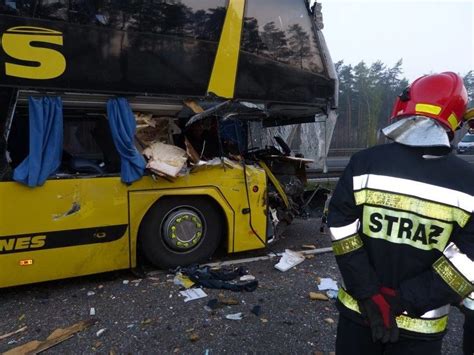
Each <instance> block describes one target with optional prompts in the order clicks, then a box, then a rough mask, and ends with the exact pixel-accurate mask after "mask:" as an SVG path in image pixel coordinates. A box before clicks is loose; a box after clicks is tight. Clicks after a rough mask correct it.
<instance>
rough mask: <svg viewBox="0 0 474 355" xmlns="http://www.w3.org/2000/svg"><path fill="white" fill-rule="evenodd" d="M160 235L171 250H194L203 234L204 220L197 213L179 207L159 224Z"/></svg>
mask: <svg viewBox="0 0 474 355" xmlns="http://www.w3.org/2000/svg"><path fill="white" fill-rule="evenodd" d="M161 226H162V227H161V235H162V237H163V240H164V242H165V244H166V245H167V246H168V247H169V248H170V249H172V250H175V251H180V252H186V251H189V250H191V249H193V248H195V247H196V246H197V245H198V244H199V242H200V241H201V240H202V238H203V236H204V232H205V223H204V219H203V217H202V216H201V214H200V213H199V212H198V211H195V210H193V209H190V208H189V207H186V208H184V207H179V208H176V209H174V210H172V211H170V212H169V213H168V214H167V215H166V216H165V218H164V219H163V223H162V224H161Z"/></svg>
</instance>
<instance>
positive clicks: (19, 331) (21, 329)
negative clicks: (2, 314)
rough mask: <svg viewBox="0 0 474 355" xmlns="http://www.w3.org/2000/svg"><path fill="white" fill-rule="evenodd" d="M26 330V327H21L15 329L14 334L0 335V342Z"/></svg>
mask: <svg viewBox="0 0 474 355" xmlns="http://www.w3.org/2000/svg"><path fill="white" fill-rule="evenodd" d="M26 329H28V327H27V326H26V325H25V326H24V327H21V328H20V329H17V330H15V331H14V332H11V333H7V334H3V335H0V340H3V339H6V338H9V337H11V336H13V335H16V334H18V333H21V332H24V331H25V330H26Z"/></svg>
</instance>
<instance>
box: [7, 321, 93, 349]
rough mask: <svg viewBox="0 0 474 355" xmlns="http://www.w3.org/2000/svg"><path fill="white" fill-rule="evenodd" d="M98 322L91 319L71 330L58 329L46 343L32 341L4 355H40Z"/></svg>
mask: <svg viewBox="0 0 474 355" xmlns="http://www.w3.org/2000/svg"><path fill="white" fill-rule="evenodd" d="M95 323H96V320H94V319H89V320H86V321H82V322H79V323H76V324H74V325H72V326H70V327H69V328H64V329H63V328H58V329H56V330H55V331H54V332H52V333H51V334H50V335H49V336H48V338H46V340H44V341H38V340H34V341H30V342H29V343H26V344H24V345H21V346H19V347H16V348H14V349H11V350H9V351H7V352H5V353H4V355H22V354H38V353H40V352H42V351H45V350H47V349H50V348H52V347H53V346H55V345H58V344H59V343H62V342H63V341H65V340H67V339H69V338H72V337H73V336H74V334H76V333H79V332H82V331H83V330H85V329H87V328H89V327H90V326H92V325H94V324H95Z"/></svg>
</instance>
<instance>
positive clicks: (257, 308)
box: [250, 305, 262, 317]
mask: <svg viewBox="0 0 474 355" xmlns="http://www.w3.org/2000/svg"><path fill="white" fill-rule="evenodd" d="M250 312H251V313H253V314H255V315H256V316H257V317H260V314H262V306H259V305H257V306H253V308H252V310H251V311H250Z"/></svg>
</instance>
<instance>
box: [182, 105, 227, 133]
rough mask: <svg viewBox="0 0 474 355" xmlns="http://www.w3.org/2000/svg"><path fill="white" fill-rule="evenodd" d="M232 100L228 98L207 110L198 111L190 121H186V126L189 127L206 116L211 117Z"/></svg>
mask: <svg viewBox="0 0 474 355" xmlns="http://www.w3.org/2000/svg"><path fill="white" fill-rule="evenodd" d="M231 102H232V101H231V100H227V101H224V102H221V103H219V104H217V105H215V106H213V107H211V108H208V109H207V110H206V111H203V112H201V113H198V114H196V115H194V116H193V117H191V118H190V119H189V121H188V122H187V123H186V127H189V126H191V125H192V124H194V123H196V122H198V121H200V120H202V119H204V118H206V117H209V116H210V115H212V114H214V113H216V112H217V111H218V110H220V109H221V108H224V107H226V106H227V105H229V104H230V103H231Z"/></svg>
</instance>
